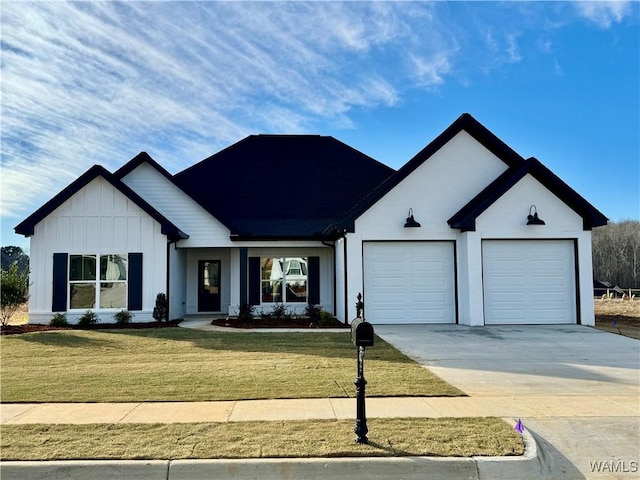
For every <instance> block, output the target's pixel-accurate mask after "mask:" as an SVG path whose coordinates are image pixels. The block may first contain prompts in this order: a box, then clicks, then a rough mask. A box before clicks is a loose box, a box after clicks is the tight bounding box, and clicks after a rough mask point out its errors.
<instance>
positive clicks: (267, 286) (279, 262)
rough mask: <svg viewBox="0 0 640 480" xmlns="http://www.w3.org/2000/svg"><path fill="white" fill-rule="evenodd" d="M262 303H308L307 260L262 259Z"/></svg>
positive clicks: (303, 258)
mask: <svg viewBox="0 0 640 480" xmlns="http://www.w3.org/2000/svg"><path fill="white" fill-rule="evenodd" d="M260 274H261V287H262V289H261V290H262V297H261V298H262V303H306V302H307V258H306V257H296V258H271V257H267V258H264V257H263V258H261V259H260Z"/></svg>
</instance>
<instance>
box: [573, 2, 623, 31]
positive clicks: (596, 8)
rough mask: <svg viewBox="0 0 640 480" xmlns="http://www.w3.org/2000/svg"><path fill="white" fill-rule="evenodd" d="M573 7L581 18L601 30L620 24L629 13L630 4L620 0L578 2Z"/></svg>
mask: <svg viewBox="0 0 640 480" xmlns="http://www.w3.org/2000/svg"><path fill="white" fill-rule="evenodd" d="M574 5H575V7H576V9H577V11H578V13H579V14H580V15H581V16H582V17H584V18H586V19H587V20H589V21H591V22H593V23H595V24H596V25H598V26H599V27H601V28H609V27H611V25H612V24H614V23H620V22H621V21H622V19H624V18H625V17H626V16H628V15H629V14H630V13H631V2H627V1H622V0H614V1H610V2H603V1H588V2H587V1H579V2H575V3H574Z"/></svg>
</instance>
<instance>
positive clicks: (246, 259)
mask: <svg viewBox="0 0 640 480" xmlns="http://www.w3.org/2000/svg"><path fill="white" fill-rule="evenodd" d="M310 243H311V242H310ZM312 243H313V245H308V246H294V245H292V246H288V245H283V246H277V247H274V246H266V245H265V246H257V245H251V246H238V247H225V248H214V247H212V248H180V245H179V244H178V245H177V246H176V247H171V248H170V251H169V258H170V261H169V275H168V278H169V282H168V291H169V294H168V297H169V309H170V318H189V319H203V318H208V319H212V318H215V317H220V316H227V315H231V316H235V315H237V314H238V310H239V308H240V306H241V305H253V306H254V307H255V309H254V311H255V313H257V314H260V313H268V312H270V311H271V310H272V309H273V308H274V306H276V305H284V306H285V308H286V309H287V310H288V311H289V312H291V313H295V314H302V313H303V312H304V310H305V308H306V307H307V305H309V304H313V305H320V306H321V308H322V309H323V310H326V311H328V312H330V313H332V314H335V307H334V305H335V300H334V292H335V280H334V279H335V271H334V270H335V262H334V256H333V249H332V248H331V247H329V246H326V245H322V244H320V245H321V246H318V244H317V242H312Z"/></svg>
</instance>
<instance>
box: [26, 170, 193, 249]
mask: <svg viewBox="0 0 640 480" xmlns="http://www.w3.org/2000/svg"><path fill="white" fill-rule="evenodd" d="M97 177H102V178H104V179H105V180H106V181H107V182H109V183H110V184H111V185H112V186H113V187H114V188H115V189H117V190H118V191H119V192H120V193H122V194H123V195H125V196H126V197H127V198H129V199H130V200H131V201H132V202H134V203H135V204H136V205H137V206H138V207H140V208H141V209H142V210H143V211H144V212H145V213H147V214H148V215H149V216H150V217H151V218H153V219H154V220H156V221H157V222H158V223H159V224H160V225H161V230H160V231H161V232H162V234H163V235H166V236H167V237H168V238H169V240H171V241H177V240H183V239H186V238H189V235H187V234H186V233H184V232H183V231H181V230H180V229H179V228H178V227H177V226H175V225H174V224H173V223H171V221H169V220H168V219H167V218H166V217H165V216H164V215H162V214H161V213H160V212H158V211H157V210H156V209H155V208H153V207H152V206H151V205H150V204H149V203H147V202H146V201H145V200H144V199H143V198H142V197H140V196H139V195H138V194H137V193H136V192H134V191H133V190H132V189H131V188H129V187H128V186H127V185H125V184H124V183H123V182H122V181H121V180H120V179H119V178H117V177H116V176H115V175H113V174H112V173H110V172H109V171H108V170H106V169H105V168H104V167H102V166H100V165H94V166H93V167H91V168H90V169H89V170H87V171H86V172H85V173H83V174H82V175H81V176H80V177H78V178H77V179H76V180H75V181H74V182H72V183H71V184H70V185H68V186H67V187H66V188H65V189H63V190H62V191H61V192H60V193H58V194H57V195H56V196H55V197H53V198H52V199H51V200H49V201H48V202H47V203H45V204H44V205H43V206H42V207H40V208H39V209H38V210H36V211H35V212H34V213H32V214H31V215H30V216H29V217H27V218H26V219H25V220H23V221H22V223H20V224H19V225H18V226H16V227H15V229H14V230H15V232H16V233H18V234H20V235H25V236H27V237H28V236H31V235H33V233H34V230H35V226H36V225H37V224H38V223H40V222H41V221H42V220H44V219H45V218H46V217H47V216H49V215H50V214H51V213H53V211H54V210H55V209H56V208H58V207H59V206H60V205H62V204H63V203H64V202H66V201H67V200H69V199H70V198H71V197H72V196H73V195H75V194H76V193H77V192H78V191H80V190H81V189H82V188H84V187H86V186H87V185H88V184H89V183H90V182H92V181H93V180H94V179H96V178H97Z"/></svg>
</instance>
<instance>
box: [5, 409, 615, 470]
mask: <svg viewBox="0 0 640 480" xmlns="http://www.w3.org/2000/svg"><path fill="white" fill-rule="evenodd" d="M478 400H482V399H472V398H470V397H457V398H425V397H415V398H411V397H409V398H407V397H401V398H375V397H374V398H368V399H367V410H368V417H369V418H374V417H446V416H458V417H461V416H474V415H476V413H480V414H481V415H480V416H482V415H488V416H494V415H496V414H499V412H502V413H508V412H522V413H525V412H528V413H530V414H532V415H545V413H544V412H542V411H540V410H539V409H536V408H535V406H534V405H535V403H536V402H535V401H534V400H531V401H530V402H525V401H517V402H516V403H514V399H513V398H508V397H504V398H500V399H499V398H493V399H484V401H478ZM614 400H615V399H612V400H611V402H612V405H616V407H615V408H619V409H621V411H624V410H625V409H626V408H627V407H625V406H624V405H621V404H616V403H615V402H614ZM355 402H356V400H355V399H354V398H332V399H308V400H255V401H237V402H234V401H231V402H157V403H57V404H56V403H48V404H2V405H0V417H1V420H2V424H4V425H10V424H35V423H46V424H53V423H57V424H62V423H64V424H70V423H71V424H89V423H108V424H117V423H180V422H187V423H191V422H239V421H249V420H305V419H350V418H351V419H354V420H355ZM558 402H559V403H562V402H563V400H562V399H558ZM516 404H517V405H519V406H518V407H517V408H514V405H516ZM558 408H559V407H558ZM559 410H560V408H559ZM474 412H475V413H474ZM507 416H509V415H507ZM506 420H507V421H509V422H511V423H512V424H515V419H513V418H507V419H506ZM523 439H524V441H525V447H526V449H525V454H524V455H523V456H518V457H469V458H467V457H465V458H457V457H456V458H453V457H452V458H438V457H390V458H369V457H355V458H292V459H286V458H283V459H275V458H264V459H263V458H256V459H241V460H237V459H219V460H138V461H135V460H117V461H113V460H111V461H109V460H104V461H100V460H95V461H94V460H91V461H78V460H75V461H48V462H35V461H27V462H17V461H9V462H0V474H1V476H2V480H36V479H45V478H46V479H48V480H62V479H100V480H116V479H128V480H129V479H139V480H201V479H219V480H224V479H258V478H259V479H261V480H262V479H265V480H269V479H273V480H276V479H284V478H286V479H305V480H308V479H315V478H321V479H325V478H331V479H335V480H340V479H344V480H347V479H348V480H359V479H394V478H398V479H399V478H402V479H404V480H412V479H415V480H418V479H420V480H425V479H441V480H444V479H447V480H450V479H457V478H460V479H472V480H474V479H475V480H483V479H495V478H509V479H512V480H520V479H521V480H525V479H526V480H531V479H535V478H540V477H539V472H541V471H542V470H544V468H543V467H541V465H540V458H539V455H538V450H537V444H536V441H535V440H534V437H533V436H532V435H531V434H530V433H529V432H528V431H525V432H524V434H523Z"/></svg>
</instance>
